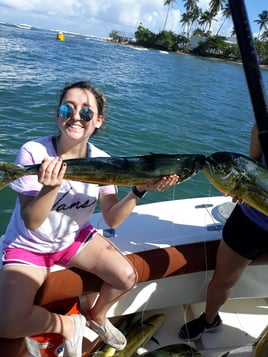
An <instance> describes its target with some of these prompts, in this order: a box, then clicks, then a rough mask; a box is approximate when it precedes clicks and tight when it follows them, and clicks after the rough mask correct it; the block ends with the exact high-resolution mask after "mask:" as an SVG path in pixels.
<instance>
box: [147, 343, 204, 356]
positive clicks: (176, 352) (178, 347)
mask: <svg viewBox="0 0 268 357" xmlns="http://www.w3.org/2000/svg"><path fill="white" fill-rule="evenodd" d="M142 357H202V355H201V353H200V352H198V351H197V350H196V349H195V348H194V347H192V346H190V345H187V344H185V343H178V344H174V345H167V346H163V347H160V348H158V349H156V350H154V351H151V352H147V353H145V354H143V355H142Z"/></svg>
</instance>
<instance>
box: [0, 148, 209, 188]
mask: <svg viewBox="0 0 268 357" xmlns="http://www.w3.org/2000/svg"><path fill="white" fill-rule="evenodd" d="M204 160H205V156H204V155H198V154H151V155H144V156H131V157H116V156H115V157H95V158H88V159H70V160H64V161H63V162H64V163H66V164H67V170H66V174H65V176H64V178H65V179H67V180H73V181H80V182H86V183H93V184H94V183H95V184H100V185H118V186H132V185H142V184H147V183H153V182H156V181H158V180H159V179H161V178H162V177H165V176H169V175H171V174H177V175H178V176H179V177H180V182H182V181H185V180H187V179H189V178H190V177H192V176H194V175H196V174H197V173H198V172H199V171H200V170H201V169H202V165H203V163H204ZM40 166H41V164H36V165H28V166H22V165H16V164H14V163H8V162H0V173H1V172H2V175H0V190H1V189H3V188H4V187H5V186H7V185H8V184H9V183H11V182H12V181H14V180H16V179H18V178H20V177H22V176H25V175H37V173H38V170H39V168H40Z"/></svg>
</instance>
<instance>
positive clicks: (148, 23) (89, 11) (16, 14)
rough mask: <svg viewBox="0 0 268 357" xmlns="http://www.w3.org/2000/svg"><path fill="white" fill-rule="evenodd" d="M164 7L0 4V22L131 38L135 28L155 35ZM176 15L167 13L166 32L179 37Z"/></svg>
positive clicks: (121, 2) (67, 0) (99, 0)
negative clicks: (111, 32) (119, 34)
mask: <svg viewBox="0 0 268 357" xmlns="http://www.w3.org/2000/svg"><path fill="white" fill-rule="evenodd" d="M167 10H168V7H167V6H164V0H113V1H111V2H108V1H107V0H57V1H55V0H46V1H43V0H32V1H28V0H12V3H11V1H10V0H0V14H1V15H0V21H10V22H17V23H30V24H32V25H35V26H40V27H45V28H54V29H62V30H66V31H74V32H81V33H87V34H96V35H100V36H108V35H109V32H110V31H111V30H113V29H114V30H117V31H122V32H125V33H127V34H134V32H135V30H136V28H137V25H138V24H140V23H142V25H143V26H144V27H145V28H148V29H149V30H150V31H152V32H155V33H158V32H159V31H161V30H162V29H163V26H164V22H165V17H166V14H167ZM179 18H180V11H179V10H175V9H173V8H171V9H170V11H169V17H168V22H167V25H166V30H172V31H174V32H175V33H179V29H180V23H179Z"/></svg>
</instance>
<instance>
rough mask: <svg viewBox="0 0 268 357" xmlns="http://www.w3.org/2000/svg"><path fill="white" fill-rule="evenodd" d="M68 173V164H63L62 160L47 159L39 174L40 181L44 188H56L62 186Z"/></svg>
mask: <svg viewBox="0 0 268 357" xmlns="http://www.w3.org/2000/svg"><path fill="white" fill-rule="evenodd" d="M65 171H66V164H63V163H62V159H61V158H59V157H56V158H54V159H52V160H51V159H49V158H47V157H46V158H45V159H44V160H43V161H42V165H41V166H40V169H39V172H38V181H39V182H40V183H41V184H42V185H44V186H50V187H56V186H60V185H61V183H62V180H63V177H64V174H65Z"/></svg>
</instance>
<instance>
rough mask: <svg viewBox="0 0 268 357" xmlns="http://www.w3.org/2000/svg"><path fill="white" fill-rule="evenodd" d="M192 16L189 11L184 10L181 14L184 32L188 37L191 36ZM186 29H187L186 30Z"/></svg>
mask: <svg viewBox="0 0 268 357" xmlns="http://www.w3.org/2000/svg"><path fill="white" fill-rule="evenodd" d="M191 21H192V20H191V16H190V14H189V12H184V13H183V14H182V15H181V20H180V22H181V24H182V28H183V30H184V31H183V33H185V34H186V37H187V38H189V32H190V30H189V29H190V25H191ZM185 29H186V31H185Z"/></svg>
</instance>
